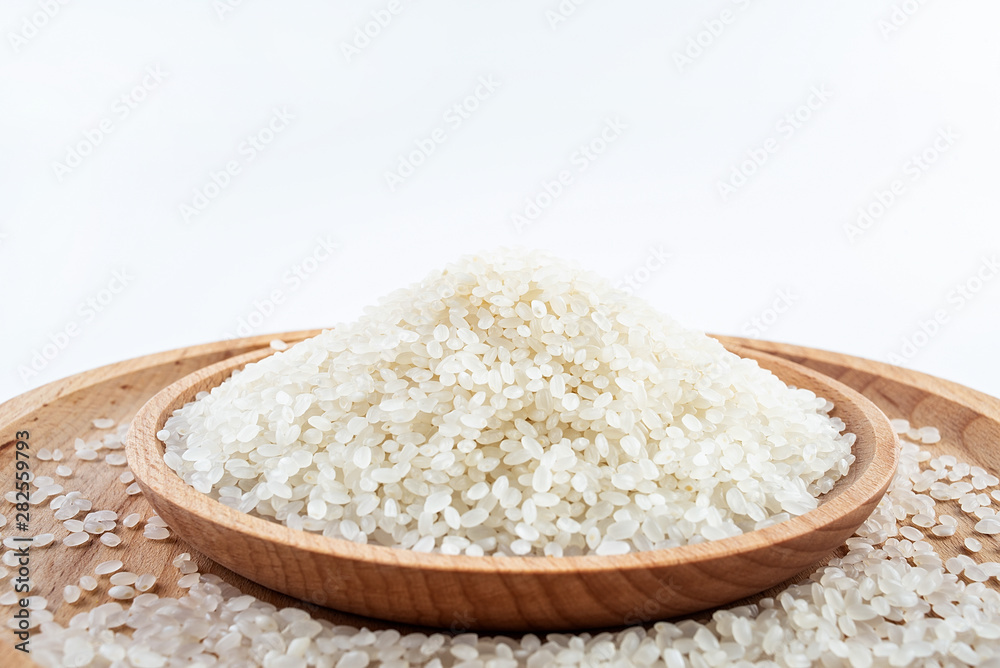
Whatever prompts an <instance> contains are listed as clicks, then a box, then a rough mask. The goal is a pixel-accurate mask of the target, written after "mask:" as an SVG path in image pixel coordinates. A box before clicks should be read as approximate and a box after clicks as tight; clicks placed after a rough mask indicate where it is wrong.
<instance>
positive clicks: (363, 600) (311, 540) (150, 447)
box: [126, 344, 897, 630]
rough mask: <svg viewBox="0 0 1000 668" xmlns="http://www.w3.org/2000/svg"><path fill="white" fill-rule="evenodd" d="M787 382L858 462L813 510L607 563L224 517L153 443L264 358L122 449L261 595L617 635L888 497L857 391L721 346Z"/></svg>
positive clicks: (216, 375) (195, 376)
mask: <svg viewBox="0 0 1000 668" xmlns="http://www.w3.org/2000/svg"><path fill="white" fill-rule="evenodd" d="M729 347H730V349H731V350H733V351H734V352H737V353H738V354H740V355H742V356H744V357H750V358H753V359H756V360H757V361H758V363H759V364H760V365H761V366H763V367H765V368H768V369H770V370H771V371H773V372H774V373H775V374H776V375H778V376H779V377H780V378H781V379H782V380H784V381H785V382H786V383H788V384H790V385H795V386H797V387H804V388H808V389H810V390H813V391H814V392H816V393H817V394H819V395H821V396H823V397H826V398H828V399H830V400H832V401H833V402H834V403H835V405H836V409H835V410H834V415H837V416H839V417H841V418H842V419H843V420H844V422H845V423H846V424H847V428H848V430H849V431H852V432H853V433H855V434H856V435H857V437H858V439H857V443H856V444H855V446H854V454H855V456H856V462H855V464H854V465H853V466H852V468H851V471H850V473H849V474H848V475H847V476H845V477H844V478H843V479H842V480H841V481H839V482H838V483H837V485H836V486H835V488H834V489H833V490H832V491H831V492H830V493H829V494H827V495H825V496H824V497H823V499H822V501H821V505H820V507H819V508H818V509H817V510H814V511H812V512H810V513H807V514H806V515H803V516H801V517H797V518H793V519H792V520H790V521H787V522H783V523H781V524H778V525H775V526H772V527H769V528H767V529H763V530H760V531H754V532H750V533H747V534H743V535H741V536H737V537H734V538H728V539H725V540H720V541H712V542H707V543H701V544H698V545H689V546H684V547H680V548H674V549H671V550H658V551H650V552H640V553H633V554H627V555H622V556H614V557H567V558H559V559H553V558H545V557H516V558H513V557H512V558H502V559H493V558H488V557H465V556H458V557H455V556H445V555H440V554H422V553H416V552H412V551H409V550H399V549H393V548H388V547H381V546H374V545H360V544H356V543H351V542H348V541H344V540H338V539H333V538H327V537H324V536H321V535H319V534H313V533H307V532H302V531H296V530H292V529H289V528H287V527H285V526H284V525H282V524H279V523H276V522H272V521H269V520H265V519H262V518H258V517H253V516H250V515H247V514H244V513H240V512H238V511H236V510H233V509H231V508H228V507H226V506H224V505H222V504H221V503H219V502H217V501H215V500H213V499H211V498H210V497H208V496H207V495H204V494H201V493H199V492H196V491H195V490H194V489H193V488H191V487H189V486H188V485H187V484H186V483H184V482H183V481H182V480H181V479H180V478H179V477H178V476H177V475H176V474H175V473H174V472H173V471H172V470H171V469H169V468H168V467H167V466H166V465H165V464H164V462H163V446H162V444H161V443H160V442H159V441H158V440H157V439H156V437H155V434H156V433H157V432H158V431H159V430H160V429H162V428H163V425H164V423H165V421H166V419H167V417H168V416H169V415H170V414H171V413H173V411H174V410H176V409H178V408H180V407H181V406H183V405H184V404H186V403H188V402H189V401H191V400H193V398H194V396H195V395H196V394H197V393H198V392H201V391H205V390H209V389H211V388H212V387H215V386H217V385H219V384H220V383H221V382H222V381H224V380H225V379H226V378H228V377H229V376H230V375H231V374H232V372H233V371H234V370H236V369H240V368H242V367H243V366H245V365H246V364H248V363H250V362H253V361H257V360H259V359H262V358H263V357H266V356H267V355H269V354H271V353H272V352H273V351H271V350H267V349H265V350H258V351H254V352H251V353H247V354H244V355H240V356H238V357H234V358H231V359H228V360H225V361H224V362H220V363H217V364H213V365H211V366H208V367H206V368H203V369H200V370H198V371H196V372H195V373H192V374H190V375H188V376H186V377H184V378H182V379H181V380H179V381H177V382H175V383H173V384H172V385H170V386H168V387H167V388H165V389H164V390H162V391H161V392H159V393H158V394H157V395H156V396H154V397H153V398H152V399H150V401H149V402H148V403H147V404H146V405H145V406H143V407H142V409H141V410H140V411H139V414H138V415H137V416H136V418H135V420H134V421H133V423H132V429H131V431H130V432H129V436H128V439H127V444H126V452H127V454H128V461H129V466H130V467H131V469H132V471H133V472H134V474H135V477H136V480H137V481H138V482H139V484H140V486H141V487H142V489H143V492H144V493H145V497H146V499H147V500H148V501H149V503H150V504H152V506H153V507H154V508H155V509H156V511H157V512H158V513H159V514H160V516H161V517H163V518H164V519H165V520H166V521H167V522H168V523H169V524H170V527H171V528H172V529H173V530H174V531H175V532H176V533H177V534H178V535H179V536H180V537H181V538H183V539H184V540H185V541H186V542H187V543H189V544H190V545H192V546H194V547H195V548H196V549H197V550H199V551H200V552H202V553H203V554H205V555H206V556H208V557H210V558H211V559H213V560H215V561H217V562H218V563H219V564H221V565H223V566H225V567H226V568H228V569H230V570H233V571H235V572H237V573H239V574H241V575H243V576H244V577H246V578H248V579H250V580H253V581H255V582H258V583H260V584H262V585H264V586H266V587H269V588H271V589H275V590H277V591H280V592H284V593H287V594H289V595H291V596H294V597H296V598H300V599H305V600H308V601H310V602H312V603H316V604H319V605H324V606H329V607H333V608H336V609H338V610H344V611H348V612H352V613H356V614H360V615H365V616H372V617H378V618H381V619H388V620H393V621H397V622H404V623H409V624H417V625H424V626H439V627H440V626H443V627H447V626H449V625H451V624H454V621H455V620H456V619H462V620H464V626H466V627H467V628H476V629H496V630H527V629H532V630H539V629H546V630H550V629H581V628H593V627H608V626H620V625H623V624H632V623H636V622H639V621H643V620H647V619H651V618H668V617H673V616H677V615H682V614H687V613H691V612H694V611H698V610H704V609H706V608H711V607H714V606H718V605H722V604H724V603H728V602H731V601H735V600H737V599H741V598H744V597H746V596H749V595H752V594H754V593H757V592H760V591H762V590H764V589H767V588H768V587H771V586H773V585H775V584H777V583H779V582H782V581H783V580H786V579H787V578H789V577H791V576H794V575H795V574H797V573H799V572H800V571H802V570H803V569H806V568H808V567H809V566H812V565H814V564H815V563H816V562H818V561H820V560H821V559H823V558H824V557H826V556H828V555H829V554H830V553H831V552H832V551H833V550H834V549H835V548H837V547H839V546H840V545H842V544H843V542H844V540H845V539H846V538H848V537H849V536H850V535H851V534H853V533H854V531H855V530H856V529H857V527H858V526H859V525H860V524H861V523H862V522H863V521H864V520H865V519H866V518H867V517H868V515H869V514H870V513H871V511H872V510H873V508H874V506H875V504H877V503H878V501H879V499H881V497H882V495H883V494H884V492H885V490H886V488H887V487H888V484H889V482H890V480H891V478H892V475H893V472H894V470H895V465H896V457H897V447H896V438H895V436H894V435H893V433H892V430H891V428H890V426H889V423H888V420H887V418H886V417H885V416H884V415H883V414H882V413H881V411H879V410H878V408H876V407H875V406H874V405H873V404H872V403H871V402H870V401H868V400H867V399H865V398H864V397H863V396H862V395H861V394H859V393H857V392H856V391H854V390H852V389H850V388H848V387H847V386H845V385H842V384H840V383H838V382H837V381H834V380H832V379H830V378H827V377H825V376H823V375H821V374H819V373H817V372H815V371H812V370H809V369H806V368H805V367H801V366H798V365H796V364H793V363H790V362H788V361H787V360H783V359H781V358H778V357H774V356H771V355H768V354H765V353H760V352H756V351H752V350H750V349H746V348H740V347H738V346H735V345H732V344H731V345H730V346H729Z"/></svg>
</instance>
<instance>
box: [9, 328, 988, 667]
mask: <svg viewBox="0 0 1000 668" xmlns="http://www.w3.org/2000/svg"><path fill="white" fill-rule="evenodd" d="M316 333H318V330H315V331H304V332H292V333H284V334H278V335H268V336H258V337H252V338H248V339H238V340H233V341H223V342H217V343H211V344H206V345H201V346H192V347H187V348H181V349H177V350H172V351H168V352H164V353H158V354H155V355H148V356H145V357H139V358H136V359H132V360H127V361H124V362H119V363H117V364H112V365H109V366H105V367H101V368H98V369H94V370H92V371H88V372H85V373H81V374H78V375H75V376H71V377H69V378H65V379H63V380H59V381H56V382H53V383H50V384H48V385H45V386H43V387H40V388H38V389H35V390H32V391H30V392H27V393H25V394H23V395H21V396H19V397H16V398H14V399H12V400H10V401H8V402H6V403H4V404H3V405H2V406H0V471H3V473H2V475H0V479H2V480H4V481H5V488H4V489H3V490H2V491H3V493H4V494H7V493H8V492H9V491H11V490H13V485H14V473H15V468H16V466H17V464H16V457H17V455H16V452H17V441H18V436H17V433H18V432H23V431H27V432H28V433H29V434H30V436H29V437H28V439H27V442H28V443H29V444H30V450H28V452H29V453H30V454H31V455H32V458H31V459H30V460H29V461H30V465H31V471H32V473H33V474H34V475H36V476H49V477H51V478H54V479H55V483H56V484H59V485H62V487H63V488H64V491H63V493H66V492H69V491H73V490H77V491H80V492H81V493H82V494H83V496H84V497H86V498H88V499H90V501H91V502H92V504H93V508H92V510H93V511H96V510H113V511H115V512H116V513H118V518H119V519H118V526H117V527H116V528H115V530H114V533H115V534H116V535H118V536H119V537H121V539H122V541H121V544H120V545H118V546H117V547H108V546H106V545H103V544H102V543H101V542H100V541H99V540H97V538H96V537H94V538H93V539H92V540H91V541H90V542H89V543H88V544H86V545H84V546H82V547H66V546H64V545H63V544H62V539H63V538H64V537H65V536H66V535H67V533H68V532H67V531H66V529H65V528H64V527H63V526H61V524H62V523H61V522H60V521H58V520H56V519H55V518H54V517H53V511H52V510H51V509H50V508H49V501H50V500H51V498H52V497H50V498H49V499H46V500H45V501H44V502H42V503H40V504H38V505H32V506H30V512H31V516H30V522H29V529H28V532H27V534H24V533H22V532H20V531H18V530H17V526H16V512H17V511H16V509H15V507H14V506H13V504H11V503H10V502H9V501H6V500H5V501H3V502H0V513H2V514H3V515H4V516H5V517H6V519H7V522H6V526H4V527H3V529H2V530H0V533H2V535H3V537H4V538H7V537H11V536H17V535H37V534H43V533H53V534H55V540H54V542H53V543H52V544H51V545H50V546H49V547H46V548H34V549H33V550H32V552H31V563H30V569H31V581H32V584H33V588H32V591H31V594H32V595H36V596H43V597H45V598H46V599H47V601H48V605H47V609H48V610H50V611H51V612H52V613H53V614H54V616H55V619H56V620H57V621H58V622H60V623H62V624H66V623H68V621H69V620H70V619H71V618H72V617H73V615H75V614H77V613H79V612H82V611H86V610H88V609H89V608H92V607H94V606H97V605H100V604H102V603H106V602H108V601H110V600H111V599H110V598H109V597H108V595H107V593H106V592H107V587H106V582H104V583H103V584H102V586H100V587H98V590H96V591H94V592H83V595H82V596H81V598H80V600H79V601H78V602H76V603H75V604H67V603H64V602H63V600H62V590H63V586H64V585H66V584H75V583H77V581H78V580H79V578H80V577H81V576H82V575H86V574H88V573H90V574H92V573H93V570H94V567H95V566H96V565H97V564H98V563H100V562H102V561H106V560H112V559H117V560H121V561H123V562H124V563H125V566H124V569H123V570H129V571H132V572H134V573H137V574H142V573H151V574H153V575H155V576H157V584H156V585H155V587H154V588H153V589H152V591H153V592H154V593H156V594H158V595H159V596H182V595H183V592H184V590H183V589H181V588H180V587H178V586H177V584H176V581H177V579H178V577H179V573H178V572H177V570H176V569H175V568H174V567H173V566H172V565H171V561H173V559H174V557H175V556H176V555H178V554H180V553H182V552H190V553H192V555H193V557H194V559H195V560H196V562H197V563H198V566H199V570H200V571H201V572H203V573H215V574H216V575H218V576H220V577H222V578H223V579H225V580H227V581H228V582H230V583H232V584H233V585H235V586H237V587H239V588H240V589H241V590H243V591H244V592H245V593H248V594H252V595H254V596H257V597H258V598H261V599H263V600H265V601H268V602H270V603H273V604H274V605H277V606H279V607H285V606H291V605H295V606H298V607H303V608H305V609H307V610H309V612H310V613H311V614H313V615H314V616H317V617H323V618H326V619H329V620H330V621H332V622H335V623H338V624H351V625H355V626H359V627H360V626H367V627H369V628H390V627H391V628H397V629H400V630H406V628H405V627H401V626H400V625H396V624H387V623H384V622H380V621H378V620H372V619H365V618H359V617H355V616H352V615H347V614H343V613H340V612H337V611H335V610H330V609H326V608H321V607H318V606H315V605H312V604H310V603H307V602H303V601H299V600H296V599H291V598H289V597H287V596H284V595H282V594H278V593H276V592H273V591H270V590H267V589H264V588H262V587H260V586H259V585H256V584H255V583H253V582H250V581H248V580H246V579H244V578H242V577H240V576H238V575H236V574H235V573H232V572H230V571H228V570H226V569H224V568H222V567H220V566H218V565H216V564H214V563H213V562H211V561H210V560H208V559H206V558H204V557H203V556H201V555H199V554H197V552H195V551H194V550H193V549H192V548H190V547H188V546H187V545H185V544H184V543H183V542H181V541H180V540H179V539H178V538H177V537H175V536H171V537H170V538H168V539H167V540H164V541H153V540H149V539H146V538H144V537H143V526H144V524H145V520H146V519H147V518H148V517H149V516H150V515H152V514H153V513H152V511H151V509H150V507H149V506H148V504H147V503H146V502H145V500H144V499H143V498H142V495H128V494H126V488H127V487H128V485H127V484H123V483H122V482H120V481H119V476H120V475H121V474H122V473H124V472H126V471H127V470H128V469H127V467H125V466H114V465H110V464H108V463H106V462H105V460H104V457H105V455H107V454H109V453H122V454H124V450H120V449H101V450H100V451H98V455H99V456H98V458H97V459H95V460H93V461H83V460H80V459H78V458H76V457H75V456H74V442H75V440H76V439H77V438H82V439H84V441H87V442H89V441H93V440H95V439H99V438H102V437H104V436H106V435H107V434H109V433H113V432H114V431H115V430H114V429H111V430H106V429H98V428H96V427H95V426H94V425H93V420H95V419H97V418H110V419H113V420H115V422H116V423H117V424H127V423H128V422H129V420H130V419H131V417H132V416H133V415H134V414H135V412H136V411H137V410H138V409H139V407H141V406H142V404H143V403H145V402H146V400H147V399H149V398H150V397H151V396H152V395H153V394H155V393H156V392H157V391H159V390H160V389H162V388H163V387H165V386H166V385H168V384H169V383H171V382H173V381H174V380H176V379H178V378H180V377H182V376H184V375H186V374H188V373H191V372H192V371H194V370H196V369H199V368H201V367H204V366H206V365H208V364H212V363H214V362H218V361H221V360H223V359H226V358H228V357H232V356H234V355H238V354H242V353H245V352H248V351H251V350H254V349H257V348H261V347H265V346H267V345H268V342H269V341H271V340H272V339H274V338H281V339H282V340H284V341H287V342H292V341H296V340H300V339H302V338H306V337H308V336H311V335H313V334H316ZM718 338H720V339H721V340H723V341H724V342H725V343H732V344H737V345H744V346H748V347H752V348H756V349H758V350H762V351H764V352H769V353H772V354H776V355H779V356H781V357H785V358H787V359H789V360H791V361H793V362H797V363H799V364H802V365H804V366H807V367H810V368H813V369H816V370H818V371H820V372H822V373H824V374H826V375H828V376H831V377H833V378H836V379H838V380H840V381H841V382H843V383H845V384H846V385H848V386H850V387H853V388H855V389H857V390H858V391H860V392H861V393H862V394H864V395H865V396H867V397H868V398H869V399H871V400H872V401H873V402H874V403H875V404H876V405H878V406H879V407H880V408H881V409H882V410H883V411H884V412H885V413H886V415H888V416H889V417H890V418H905V419H908V420H909V421H910V422H911V424H913V425H914V426H916V427H921V426H934V427H937V428H938V429H940V431H941V434H942V442H941V443H938V444H935V445H928V446H924V447H926V448H927V449H928V450H931V451H933V452H935V453H940V454H953V455H955V456H956V457H957V458H958V459H959V461H965V462H968V463H970V464H973V465H978V466H981V467H983V468H985V469H987V470H989V471H991V472H992V473H994V474H996V473H997V471H1000V400H998V399H996V398H993V397H989V396H987V395H984V394H982V393H980V392H976V391H974V390H971V389H969V388H966V387H963V386H961V385H958V384H956V383H952V382H949V381H945V380H941V379H938V378H934V377H932V376H928V375H925V374H921V373H917V372H913V371H909V370H906V369H901V368H898V367H893V366H890V365H887V364H882V363H879V362H874V361H870V360H864V359H861V358H857V357H851V356H849V355H842V354H838V353H832V352H827V351H821V350H815V349H810V348H803V347H798V346H791V345H785V344H778V343H770V342H764V341H755V340H750V339H736V338H726V337H718ZM22 436H23V434H22ZM43 449H48V450H49V451H54V450H56V449H61V450H62V451H63V453H64V454H65V457H64V458H63V460H62V461H61V462H55V461H40V460H39V459H38V458H37V456H36V455H37V454H38V453H39V452H40V451H41V450H43ZM59 464H65V465H67V466H69V467H71V468H72V469H73V474H72V475H71V476H70V477H68V478H61V477H60V476H58V475H56V472H55V471H56V467H57V466H58V465H59ZM31 489H32V491H34V490H35V487H34V485H32V488H31ZM942 503H944V502H942ZM951 506H954V507H951ZM939 511H942V512H948V513H949V514H951V515H953V516H954V517H956V518H958V520H959V529H958V531H957V533H956V534H955V536H953V537H950V538H934V539H933V540H934V541H935V542H934V545H935V549H936V550H938V552H939V553H940V554H942V556H944V557H945V558H947V557H950V556H955V555H958V554H961V553H964V550H963V549H962V541H963V540H964V538H965V537H966V536H968V535H971V534H972V525H973V524H974V522H972V521H970V519H969V517H968V516H967V515H965V513H963V512H962V511H961V510H960V508H959V507H958V504H957V502H947V503H944V505H943V506H942V505H941V504H939ZM130 513H139V514H140V515H141V516H142V519H143V521H142V522H140V524H139V525H138V526H137V527H136V528H134V529H129V528H125V527H124V526H123V525H122V524H121V520H122V519H123V518H124V517H126V516H127V515H128V514H130ZM84 514H85V513H81V514H80V515H79V516H78V517H77V519H82V518H83V516H84ZM978 537H979V538H980V539H981V540H982V541H983V543H984V547H983V550H982V552H980V553H979V554H978V555H977V560H978V561H997V560H1000V559H998V557H1000V549H998V544H997V541H996V540H994V539H992V538H990V537H985V536H978ZM0 568H7V569H8V570H9V571H10V573H9V574H8V575H7V576H6V577H5V578H4V581H5V582H6V584H4V586H2V587H0V592H7V591H9V590H10V587H11V586H12V584H13V579H14V578H15V577H16V572H15V571H16V569H15V568H11V567H9V566H0ZM0 572H2V571H0ZM807 576H808V572H806V573H802V574H800V575H798V576H796V578H794V579H793V581H797V580H801V579H803V578H804V577H807ZM786 584H787V583H786ZM784 586H785V585H781V586H779V587H777V588H775V589H774V590H770V591H768V592H764V593H762V594H761V595H758V596H757V597H754V598H755V599H756V598H760V597H761V596H764V595H768V594H771V593H774V592H775V591H778V590H780V589H782V588H783V587H784ZM990 586H997V585H996V581H995V580H993V579H991V580H990ZM15 610H16V606H2V605H0V617H2V618H3V619H4V624H5V626H6V624H7V622H8V621H9V620H10V619H11V615H12V614H13V613H14V611H15ZM456 626H457V628H456V629H454V630H456V631H461V630H464V629H462V628H461V623H460V620H459V621H458V622H457V623H456ZM35 632H37V629H36V630H35ZM4 636H5V637H4V640H3V642H2V643H0V665H3V666H12V665H31V664H30V662H27V661H26V660H25V658H26V657H25V655H24V654H23V653H21V652H17V651H15V650H14V649H13V645H14V643H15V642H16V638H15V637H14V635H13V632H12V631H10V630H7V631H5V634H4Z"/></svg>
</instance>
